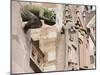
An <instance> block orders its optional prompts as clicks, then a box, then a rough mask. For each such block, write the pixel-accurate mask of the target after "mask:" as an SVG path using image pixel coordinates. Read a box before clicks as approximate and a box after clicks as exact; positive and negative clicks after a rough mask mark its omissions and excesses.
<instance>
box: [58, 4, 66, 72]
mask: <svg viewBox="0 0 100 75" xmlns="http://www.w3.org/2000/svg"><path fill="white" fill-rule="evenodd" d="M56 23H57V26H58V31H59V32H58V35H57V47H56V69H57V71H62V70H64V68H65V62H66V61H65V53H66V52H65V36H64V34H61V32H60V31H61V28H62V25H63V5H61V4H57V11H56Z"/></svg>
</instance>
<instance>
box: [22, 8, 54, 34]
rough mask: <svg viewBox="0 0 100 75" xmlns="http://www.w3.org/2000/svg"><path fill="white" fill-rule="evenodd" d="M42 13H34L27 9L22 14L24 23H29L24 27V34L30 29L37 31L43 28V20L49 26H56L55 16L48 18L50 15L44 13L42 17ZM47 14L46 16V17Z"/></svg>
mask: <svg viewBox="0 0 100 75" xmlns="http://www.w3.org/2000/svg"><path fill="white" fill-rule="evenodd" d="M39 14H40V11H38V12H32V11H30V10H27V9H23V10H22V12H21V17H22V21H23V22H27V23H26V24H25V26H24V32H25V33H26V32H27V31H28V29H35V28H40V27H41V26H42V22H41V20H44V23H45V24H47V25H50V26H52V25H54V24H55V16H56V15H55V14H50V15H51V16H50V17H48V13H47V14H46V13H43V15H42V16H40V15H39ZM44 14H46V16H44Z"/></svg>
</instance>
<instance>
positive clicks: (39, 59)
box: [30, 40, 44, 72]
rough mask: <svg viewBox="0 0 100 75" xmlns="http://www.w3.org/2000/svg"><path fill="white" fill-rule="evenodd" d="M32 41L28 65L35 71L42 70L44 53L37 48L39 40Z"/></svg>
mask: <svg viewBox="0 0 100 75" xmlns="http://www.w3.org/2000/svg"><path fill="white" fill-rule="evenodd" d="M31 42H32V52H31V58H30V65H31V67H32V69H33V70H34V71H35V72H43V62H44V54H43V52H42V51H41V50H40V48H39V40H38V41H33V40H31Z"/></svg>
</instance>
